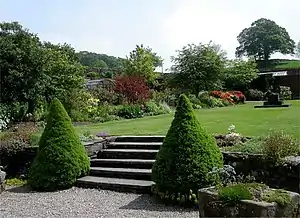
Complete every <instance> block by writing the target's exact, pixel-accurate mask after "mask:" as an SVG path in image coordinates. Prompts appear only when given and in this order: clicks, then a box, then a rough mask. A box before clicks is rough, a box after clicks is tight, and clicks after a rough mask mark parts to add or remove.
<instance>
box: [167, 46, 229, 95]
mask: <svg viewBox="0 0 300 218" xmlns="http://www.w3.org/2000/svg"><path fill="white" fill-rule="evenodd" d="M177 53H178V54H177V56H175V57H172V58H171V59H172V62H173V65H172V67H171V71H172V72H173V73H174V76H173V78H171V79H170V81H169V83H170V85H171V86H174V87H178V88H182V89H184V90H187V91H189V92H190V93H191V94H194V95H198V93H199V92H200V91H203V90H206V91H210V90H219V89H220V88H221V87H222V83H223V77H224V75H223V71H224V67H225V63H226V53H225V52H224V51H223V50H222V48H221V46H220V45H217V44H214V43H213V42H210V43H209V44H201V43H200V44H198V45H195V44H188V45H187V46H184V47H183V48H182V49H181V50H180V51H177Z"/></svg>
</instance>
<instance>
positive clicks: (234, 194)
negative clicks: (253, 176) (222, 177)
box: [219, 183, 252, 204]
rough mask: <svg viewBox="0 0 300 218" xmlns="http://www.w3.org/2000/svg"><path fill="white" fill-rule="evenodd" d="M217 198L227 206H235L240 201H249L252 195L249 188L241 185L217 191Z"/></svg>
mask: <svg viewBox="0 0 300 218" xmlns="http://www.w3.org/2000/svg"><path fill="white" fill-rule="evenodd" d="M219 198H220V200H221V201H223V202H224V203H227V204H236V203H238V202H239V201H241V200H251V199H252V194H251V192H250V190H249V188H248V187H247V186H246V185H245V184H243V183H239V184H234V185H229V186H226V187H221V188H220V189H219Z"/></svg>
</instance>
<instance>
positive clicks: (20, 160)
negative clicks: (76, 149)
mask: <svg viewBox="0 0 300 218" xmlns="http://www.w3.org/2000/svg"><path fill="white" fill-rule="evenodd" d="M106 143H107V140H101V141H94V142H86V143H84V146H85V149H86V151H87V153H88V156H89V157H90V158H94V157H96V156H97V152H98V151H100V150H101V149H102V148H103V146H105V145H106ZM37 149H38V147H27V148H25V149H23V150H22V151H19V152H16V153H15V154H13V155H1V157H0V165H1V166H4V167H5V171H6V173H7V177H10V176H19V175H24V176H26V175H27V171H28V168H29V166H30V164H31V163H32V161H33V160H34V158H35V156H36V154H37Z"/></svg>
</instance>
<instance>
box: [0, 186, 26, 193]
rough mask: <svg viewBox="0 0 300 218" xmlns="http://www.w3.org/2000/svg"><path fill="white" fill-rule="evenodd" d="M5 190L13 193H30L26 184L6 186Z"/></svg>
mask: <svg viewBox="0 0 300 218" xmlns="http://www.w3.org/2000/svg"><path fill="white" fill-rule="evenodd" d="M5 191H7V192H13V193H30V192H32V190H31V188H30V187H29V186H28V185H24V186H17V187H6V189H5Z"/></svg>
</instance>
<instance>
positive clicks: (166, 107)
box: [158, 102, 173, 114]
mask: <svg viewBox="0 0 300 218" xmlns="http://www.w3.org/2000/svg"><path fill="white" fill-rule="evenodd" d="M158 106H159V108H160V110H162V111H163V112H164V114H169V113H172V112H173V110H172V108H171V107H170V106H169V105H168V104H167V103H166V102H160V103H159V104H158Z"/></svg>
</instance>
